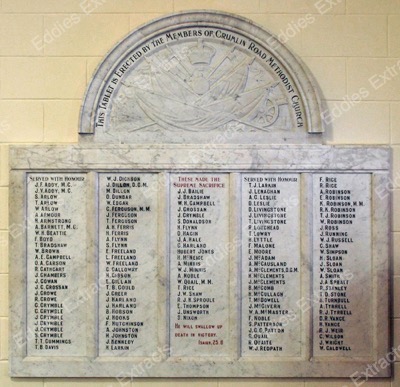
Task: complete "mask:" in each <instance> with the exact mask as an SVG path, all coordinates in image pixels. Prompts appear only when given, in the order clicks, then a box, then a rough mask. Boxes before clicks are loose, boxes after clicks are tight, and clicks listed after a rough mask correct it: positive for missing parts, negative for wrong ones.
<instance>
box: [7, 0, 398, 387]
mask: <svg viewBox="0 0 400 387" xmlns="http://www.w3.org/2000/svg"><path fill="white" fill-rule="evenodd" d="M0 1H1V0H0ZM195 8H208V9H219V10H223V11H228V12H233V13H237V14H240V15H243V16H246V17H248V18H250V19H252V20H254V21H256V22H257V23H259V24H261V25H262V26H263V27H265V28H266V29H268V30H270V31H272V32H274V33H275V34H280V37H281V39H283V40H287V45H288V46H289V47H291V48H292V49H293V51H294V52H295V53H296V54H298V55H299V56H300V57H301V58H302V59H303V61H304V62H305V63H306V64H307V65H308V66H309V67H310V69H311V71H312V72H313V73H314V75H315V77H316V79H317V81H318V82H319V84H320V87H321V90H322V93H323V96H324V99H325V100H326V101H327V105H328V106H329V107H330V109H331V112H332V114H331V118H332V124H331V126H332V131H331V135H330V140H329V142H330V143H332V144H391V145H392V146H393V151H394V152H393V154H394V158H393V165H394V170H393V177H394V181H395V182H396V183H397V184H396V187H397V189H395V190H394V191H393V194H394V195H393V198H394V200H393V230H394V233H393V235H394V248H393V265H392V267H393V269H392V272H393V277H392V278H393V311H392V323H393V330H394V338H393V345H395V346H396V347H397V346H399V345H400V0H2V1H1V15H0V386H1V387H6V386H11V385H17V384H18V385H20V386H31V387H36V386H37V387H39V386H46V387H58V386H75V385H77V386H78V385H79V386H82V387H89V386H104V387H105V386H119V385H120V384H119V383H118V381H117V380H115V379H86V380H84V379H73V380H65V379H64V380H62V379H24V380H22V381H21V380H18V381H17V380H11V379H10V378H9V377H8V376H7V368H8V364H7V358H8V350H7V347H8V344H7V340H8V327H7V326H8V318H7V316H8V296H7V293H8V288H9V287H10V288H11V289H12V284H8V275H7V272H8V263H7V254H8V246H7V229H8V161H7V153H8V145H9V144H13V143H19V144H20V143H29V144H32V143H54V142H57V143H68V142H76V141H77V128H78V113H79V107H80V103H81V100H82V97H83V94H84V90H85V87H86V85H87V83H88V82H89V80H90V78H91V75H92V73H93V71H94V69H95V68H96V66H97V64H98V63H99V61H100V60H101V58H102V57H103V56H104V55H105V53H106V52H107V50H109V49H110V48H111V47H112V46H113V45H114V44H115V43H116V42H117V41H119V40H120V39H121V38H123V37H124V36H125V35H126V34H127V33H128V32H129V31H130V30H132V29H133V28H135V27H136V26H138V25H140V24H142V23H144V22H146V21H148V20H150V19H152V18H154V17H158V16H161V15H162V14H165V13H170V12H173V11H180V10H186V9H195ZM349 100H353V101H352V102H349ZM345 101H346V102H345ZM366 318H367V316H366ZM394 368H395V376H394V378H393V379H392V380H391V381H390V380H387V379H386V380H383V379H381V380H378V381H374V382H367V383H365V384H363V385H365V386H369V387H372V386H374V387H378V386H379V387H389V386H397V387H399V386H400V359H399V362H398V363H396V365H395V367H394ZM348 376H349V375H343V377H348ZM142 385H143V386H148V387H150V386H164V385H165V386H167V385H168V386H169V385H170V386H174V387H180V386H189V385H190V386H193V387H206V386H207V387H208V386H210V387H217V386H220V387H229V386H237V387H239V386H240V387H241V386H246V387H247V386H250V387H251V386H254V387H256V386H282V387H283V386H284V387H300V386H304V387H320V386H321V387H342V386H352V385H353V383H352V382H351V380H349V379H348V378H347V379H335V380H332V379H331V380H326V381H324V380H322V379H318V380H311V379H308V380H305V379H290V380H276V379H273V380H271V379H269V380H268V379H263V380H254V381H253V380H251V379H245V380H233V379H204V380H181V379H179V380H178V379H176V380H171V379H168V380H166V379H164V380H155V379H153V380H145V381H143V380H142V381H138V382H136V381H135V382H133V383H132V386H142ZM124 386H129V383H128V384H124Z"/></svg>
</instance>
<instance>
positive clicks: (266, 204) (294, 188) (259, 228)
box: [241, 173, 301, 357]
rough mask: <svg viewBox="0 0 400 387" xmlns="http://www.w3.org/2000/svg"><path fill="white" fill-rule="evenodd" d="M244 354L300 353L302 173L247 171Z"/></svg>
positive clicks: (244, 198) (244, 178) (244, 188)
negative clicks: (299, 306) (299, 304)
mask: <svg viewBox="0 0 400 387" xmlns="http://www.w3.org/2000/svg"><path fill="white" fill-rule="evenodd" d="M241 184H242V210H241V213H242V225H241V229H242V270H241V273H242V308H241V310H242V330H241V334H242V336H241V345H242V350H241V353H242V356H274V357H276V356H299V355H300V353H301V343H300V337H301V311H300V310H299V308H298V306H297V301H298V300H299V298H300V294H301V292H300V289H301V288H300V175H299V174H285V173H281V174H273V173H263V174H243V175H242V181H241Z"/></svg>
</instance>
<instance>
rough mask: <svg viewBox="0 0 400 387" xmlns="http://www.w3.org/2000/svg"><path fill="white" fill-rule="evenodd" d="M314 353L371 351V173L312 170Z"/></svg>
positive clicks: (347, 354)
mask: <svg viewBox="0 0 400 387" xmlns="http://www.w3.org/2000/svg"><path fill="white" fill-rule="evenodd" d="M313 191H314V194H313V195H314V200H313V202H314V233H313V238H314V299H313V301H314V310H313V315H314V356H334V357H338V356H348V357H355V356H368V355H371V354H372V349H373V348H372V345H373V340H372V337H373V336H372V320H373V314H372V277H371V270H372V269H371V267H372V252H371V246H372V240H371V175H370V174H367V173H363V174H361V173H359V174H346V173H345V174H339V173H335V174H334V173H332V174H315V175H314V176H313Z"/></svg>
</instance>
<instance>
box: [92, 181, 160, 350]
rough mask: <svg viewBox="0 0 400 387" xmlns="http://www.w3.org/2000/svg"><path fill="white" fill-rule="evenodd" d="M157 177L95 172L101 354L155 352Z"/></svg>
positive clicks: (99, 341)
mask: <svg viewBox="0 0 400 387" xmlns="http://www.w3.org/2000/svg"><path fill="white" fill-rule="evenodd" d="M157 190H158V175H157V174H155V173H124V174H122V173H121V174H118V173H102V174H99V274H98V284H99V332H98V334H99V340H98V343H99V344H98V345H99V355H100V356H149V355H151V354H152V353H154V352H155V350H156V348H157V337H158V336H157V256H158V253H157V246H158V244H157V240H158V231H157V230H158V226H157V225H158V209H157V208H158V201H157Z"/></svg>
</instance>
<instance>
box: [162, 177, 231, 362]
mask: <svg viewBox="0 0 400 387" xmlns="http://www.w3.org/2000/svg"><path fill="white" fill-rule="evenodd" d="M229 268H230V261H229V175H228V174H223V173H219V174H216V173H182V174H172V175H171V176H170V300H169V302H170V346H171V356H192V357H194V356H224V355H225V356H226V355H228V349H229V310H230V305H229Z"/></svg>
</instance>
